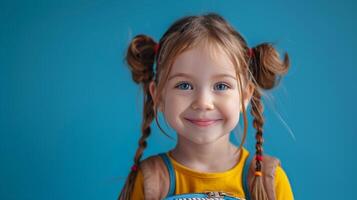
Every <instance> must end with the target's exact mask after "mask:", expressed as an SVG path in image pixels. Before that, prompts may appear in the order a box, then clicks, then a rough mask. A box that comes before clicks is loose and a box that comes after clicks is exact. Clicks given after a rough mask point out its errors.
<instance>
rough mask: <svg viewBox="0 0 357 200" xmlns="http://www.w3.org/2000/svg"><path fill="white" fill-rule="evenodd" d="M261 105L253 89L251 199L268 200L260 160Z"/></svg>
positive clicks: (261, 148) (256, 91) (262, 140)
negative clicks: (253, 165) (253, 130)
mask: <svg viewBox="0 0 357 200" xmlns="http://www.w3.org/2000/svg"><path fill="white" fill-rule="evenodd" d="M263 110H264V108H263V104H262V102H261V94H260V92H259V91H258V90H257V89H255V90H254V93H253V98H252V106H251V114H252V116H253V117H254V120H253V127H254V128H255V129H256V130H257V132H256V135H255V139H256V144H255V149H256V151H255V173H254V178H253V190H252V199H254V200H268V195H267V193H266V191H265V188H264V184H263V178H262V163H261V161H262V158H263V147H262V146H263V142H264V139H263V124H264V117H263V114H262V113H263Z"/></svg>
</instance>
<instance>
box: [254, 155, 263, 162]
mask: <svg viewBox="0 0 357 200" xmlns="http://www.w3.org/2000/svg"><path fill="white" fill-rule="evenodd" d="M255 159H256V160H259V161H263V156H260V155H257V156H256V158H255Z"/></svg>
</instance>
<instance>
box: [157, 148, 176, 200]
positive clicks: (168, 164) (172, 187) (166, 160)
mask: <svg viewBox="0 0 357 200" xmlns="http://www.w3.org/2000/svg"><path fill="white" fill-rule="evenodd" d="M159 156H160V157H161V158H162V160H163V161H164V163H165V165H166V167H167V170H168V171H169V178H170V188H169V192H168V193H167V196H166V197H169V196H172V195H174V193H175V188H176V186H175V184H176V177H175V171H174V167H173V166H172V163H171V161H170V158H169V157H168V156H167V155H166V153H160V154H159Z"/></svg>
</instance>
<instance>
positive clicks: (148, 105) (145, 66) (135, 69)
mask: <svg viewBox="0 0 357 200" xmlns="http://www.w3.org/2000/svg"><path fill="white" fill-rule="evenodd" d="M155 45H156V43H155V42H154V40H152V39H151V38H150V37H148V36H145V35H138V36H136V37H135V38H134V39H133V41H132V42H131V44H130V45H129V48H128V51H127V56H126V61H127V63H128V65H129V66H128V67H129V69H130V70H131V72H132V78H133V80H134V82H136V83H138V84H141V85H142V87H143V92H144V108H143V122H142V125H141V132H142V134H141V137H140V139H139V143H138V144H139V146H138V148H137V150H136V153H135V156H134V165H133V167H132V169H131V171H130V173H129V175H128V177H127V180H126V182H125V184H124V187H123V189H122V191H121V193H120V195H119V197H118V200H129V199H130V198H131V196H132V191H133V188H134V184H135V180H136V176H137V173H138V170H139V166H140V160H141V157H142V155H143V152H144V150H145V148H146V147H147V142H146V140H147V138H148V137H149V136H150V133H151V128H150V124H151V122H152V121H153V119H154V117H155V114H154V109H153V106H154V103H153V99H152V97H151V95H150V91H149V84H150V81H152V79H153V77H154V72H153V63H154V59H155Z"/></svg>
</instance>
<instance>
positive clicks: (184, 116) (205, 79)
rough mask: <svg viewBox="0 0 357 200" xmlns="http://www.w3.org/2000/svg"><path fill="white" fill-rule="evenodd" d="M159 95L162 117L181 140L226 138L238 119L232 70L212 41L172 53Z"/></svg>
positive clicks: (237, 94)
mask: <svg viewBox="0 0 357 200" xmlns="http://www.w3.org/2000/svg"><path fill="white" fill-rule="evenodd" d="M212 48H214V49H212ZM162 99H163V102H162V104H161V106H162V108H161V110H162V112H163V114H164V116H165V119H166V121H167V122H168V123H169V125H170V126H171V127H172V128H173V129H174V130H175V131H176V133H177V134H178V139H179V140H181V141H182V140H185V141H190V142H192V143H195V144H207V143H211V142H214V141H217V140H218V139H220V138H221V137H228V138H229V133H230V131H231V130H232V129H233V128H234V127H235V126H236V125H237V123H238V121H239V113H240V107H241V97H240V92H239V88H238V83H237V77H236V70H235V68H234V66H233V64H232V63H231V61H230V59H229V58H228V56H227V55H226V53H225V52H224V51H223V50H221V49H220V48H218V47H213V46H212V45H207V44H205V43H201V44H200V45H198V46H196V47H195V48H192V49H189V50H187V51H185V52H183V53H181V54H180V55H178V56H177V57H176V59H175V61H174V63H173V66H172V68H171V71H170V73H169V75H168V81H167V83H166V84H165V87H164V90H163V94H162ZM247 102H248V101H247ZM247 102H246V104H247Z"/></svg>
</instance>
